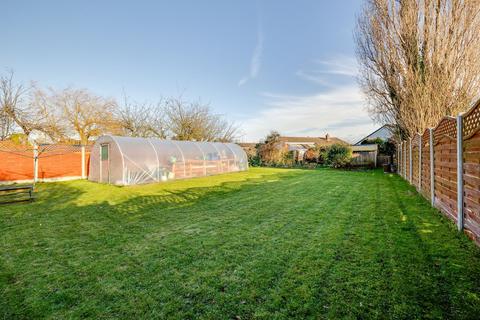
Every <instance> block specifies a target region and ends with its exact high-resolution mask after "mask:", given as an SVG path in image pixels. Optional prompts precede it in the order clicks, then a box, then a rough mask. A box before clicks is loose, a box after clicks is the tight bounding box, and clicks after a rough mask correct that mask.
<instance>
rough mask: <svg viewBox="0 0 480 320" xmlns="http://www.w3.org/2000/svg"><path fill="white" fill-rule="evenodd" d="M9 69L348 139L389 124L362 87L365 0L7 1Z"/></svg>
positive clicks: (27, 76)
mask: <svg viewBox="0 0 480 320" xmlns="http://www.w3.org/2000/svg"><path fill="white" fill-rule="evenodd" d="M0 2H1V7H2V19H0V37H1V39H2V44H1V50H0V68H1V69H2V71H5V70H7V69H12V70H14V72H15V77H16V79H17V80H18V81H26V82H28V81H35V82H37V83H38V84H39V85H41V86H45V87H54V88H63V87H67V86H74V87H79V88H87V89H89V90H90V91H92V92H94V93H96V94H99V95H103V96H107V97H112V98H117V99H121V97H122V95H123V92H126V93H127V94H128V95H129V96H130V97H131V98H132V99H134V100H137V101H151V102H154V101H157V100H159V99H160V98H161V97H169V96H179V95H182V96H183V97H184V98H186V99H189V100H200V101H202V102H204V103H208V104H209V105H210V106H211V108H212V110H213V112H215V113H217V114H221V115H223V116H224V117H226V118H227V119H229V120H230V121H234V122H235V123H236V124H237V125H238V126H239V127H240V130H241V138H240V141H242V142H257V141H259V140H260V139H261V138H263V137H265V135H266V134H268V133H269V131H271V130H277V131H279V132H280V133H281V134H282V135H289V136H324V135H325V134H326V133H329V134H330V135H332V136H337V137H340V138H343V139H345V140H348V141H350V142H353V141H355V140H356V139H357V138H361V137H362V136H364V135H366V134H368V133H370V132H371V131H373V130H374V129H375V128H377V127H379V125H378V124H374V123H373V122H372V120H371V119H370V117H369V115H368V113H367V111H366V109H365V108H366V102H365V99H364V97H363V95H362V93H361V92H360V90H359V87H358V85H357V80H356V76H357V64H356V60H355V46H354V41H353V29H354V26H355V19H356V16H357V15H358V13H359V11H360V8H361V1H359V0H338V1H327V0H324V1H320V0H312V1H309V0H298V1H274V0H271V1H252V0H242V1H235V2H234V1H225V0H222V1H221V0H206V1H194V0H191V1H184V0H175V1H109V0H102V1H90V0H84V1H51V0H44V1H22V0H15V1H10V0H0Z"/></svg>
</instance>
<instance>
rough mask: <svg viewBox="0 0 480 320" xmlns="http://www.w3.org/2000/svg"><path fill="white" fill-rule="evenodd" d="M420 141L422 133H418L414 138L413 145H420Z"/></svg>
mask: <svg viewBox="0 0 480 320" xmlns="http://www.w3.org/2000/svg"><path fill="white" fill-rule="evenodd" d="M419 143H420V135H419V134H416V135H414V136H413V138H412V147H418V145H419Z"/></svg>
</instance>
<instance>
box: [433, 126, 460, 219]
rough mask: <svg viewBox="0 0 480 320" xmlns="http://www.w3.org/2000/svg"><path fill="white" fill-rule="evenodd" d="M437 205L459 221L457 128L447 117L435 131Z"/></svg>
mask: <svg viewBox="0 0 480 320" xmlns="http://www.w3.org/2000/svg"><path fill="white" fill-rule="evenodd" d="M433 136H434V137H433V141H434V142H433V145H434V147H433V149H434V173H435V181H434V183H435V205H436V206H437V207H438V208H439V209H440V210H441V211H442V212H444V213H445V214H446V215H447V216H448V217H449V218H451V219H452V220H454V221H456V220H457V140H456V139H457V126H456V120H455V119H454V118H451V117H445V118H443V119H442V121H440V123H439V124H438V126H437V127H436V128H435V129H434V130H433Z"/></svg>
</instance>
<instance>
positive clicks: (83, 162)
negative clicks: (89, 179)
mask: <svg viewBox="0 0 480 320" xmlns="http://www.w3.org/2000/svg"><path fill="white" fill-rule="evenodd" d="M85 171H86V170H85V146H84V145H82V179H85V177H86V172H85Z"/></svg>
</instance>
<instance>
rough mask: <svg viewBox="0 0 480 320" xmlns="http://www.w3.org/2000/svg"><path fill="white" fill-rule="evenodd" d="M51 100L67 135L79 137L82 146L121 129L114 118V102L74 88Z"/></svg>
mask: <svg viewBox="0 0 480 320" xmlns="http://www.w3.org/2000/svg"><path fill="white" fill-rule="evenodd" d="M50 99H52V102H51V103H52V104H54V105H55V106H56V108H58V110H59V112H60V114H61V119H62V121H63V122H64V125H65V127H66V128H65V132H66V134H67V135H68V136H72V134H76V135H78V137H79V140H80V143H82V144H87V142H88V139H89V138H91V137H94V136H98V135H101V134H103V133H109V132H115V131H118V129H119V128H118V123H117V122H116V121H115V118H114V111H115V106H116V104H115V101H114V100H111V99H106V98H103V97H100V96H97V95H95V94H93V93H91V92H88V91H87V90H84V89H72V88H67V89H64V90H62V91H57V92H53V94H52V95H51V96H50Z"/></svg>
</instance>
